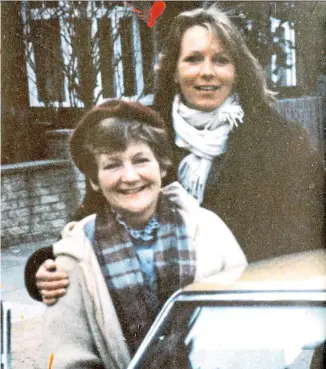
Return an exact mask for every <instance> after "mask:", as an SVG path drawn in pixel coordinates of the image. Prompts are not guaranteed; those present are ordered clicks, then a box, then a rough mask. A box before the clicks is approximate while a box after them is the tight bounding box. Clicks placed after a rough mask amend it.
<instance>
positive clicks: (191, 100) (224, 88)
mask: <svg viewBox="0 0 326 369" xmlns="http://www.w3.org/2000/svg"><path fill="white" fill-rule="evenodd" d="M234 81H235V67H234V62H233V60H232V58H231V55H230V54H229V53H228V51H227V50H225V48H224V47H223V45H222V43H221V42H220V40H219V39H218V38H217V36H216V35H215V34H214V33H212V32H210V31H209V30H207V29H206V28H205V27H202V26H193V27H191V28H189V29H187V30H186V31H185V33H184V34H183V37H182V39H181V47H180V55H179V59H178V62H177V67H176V73H175V82H176V83H178V85H179V87H180V92H181V95H182V97H183V100H184V103H185V104H186V105H188V106H189V107H191V108H195V109H198V110H202V111H211V110H214V109H216V108H217V107H218V106H220V105H221V104H222V103H223V102H224V101H225V99H227V98H228V97H229V96H230V95H231V94H232V90H233V85H234Z"/></svg>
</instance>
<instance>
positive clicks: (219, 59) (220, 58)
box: [214, 55, 232, 64]
mask: <svg viewBox="0 0 326 369" xmlns="http://www.w3.org/2000/svg"><path fill="white" fill-rule="evenodd" d="M214 61H215V63H218V64H230V63H232V59H231V57H230V56H228V55H217V56H216V57H215V58H214Z"/></svg>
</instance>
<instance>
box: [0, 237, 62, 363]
mask: <svg viewBox="0 0 326 369" xmlns="http://www.w3.org/2000/svg"><path fill="white" fill-rule="evenodd" d="M53 242H55V240H47V241H44V242H38V243H34V244H22V245H18V246H11V247H9V248H6V249H2V250H1V300H2V301H4V302H5V303H6V304H7V305H8V307H9V308H10V310H11V323H12V326H11V331H12V332H11V369H26V368H29V369H44V368H40V364H39V362H40V355H39V354H40V352H41V346H42V318H43V312H44V309H45V307H44V305H43V304H42V303H40V302H38V301H35V300H33V299H32V298H31V297H30V296H29V295H28V292H27V290H26V288H25V284H24V269H25V265H26V261H27V259H28V257H29V256H30V255H31V254H32V253H33V252H34V251H35V250H37V249H39V248H42V247H44V246H47V245H49V244H51V243H53Z"/></svg>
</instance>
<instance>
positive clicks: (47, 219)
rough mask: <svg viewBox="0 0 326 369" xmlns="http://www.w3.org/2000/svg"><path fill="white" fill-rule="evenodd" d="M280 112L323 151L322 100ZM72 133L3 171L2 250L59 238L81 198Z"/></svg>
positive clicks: (297, 102)
mask: <svg viewBox="0 0 326 369" xmlns="http://www.w3.org/2000/svg"><path fill="white" fill-rule="evenodd" d="M278 109H279V111H280V112H281V114H283V115H284V116H286V117H287V118H288V119H293V120H297V121H299V122H301V124H302V125H303V126H304V127H305V128H306V129H307V131H308V133H309V135H310V137H311V140H312V143H313V145H314V146H315V147H317V148H321V149H323V145H322V142H323V139H322V136H323V134H322V129H323V122H324V121H325V107H324V101H323V100H322V98H318V97H304V98H299V99H286V100H283V101H280V102H279V103H278ZM70 133H71V130H59V131H55V132H49V133H47V134H46V137H47V143H48V144H47V148H46V149H47V153H48V157H49V160H44V161H34V162H26V163H19V164H9V165H3V166H2V173H1V176H2V181H1V202H2V207H1V216H2V226H1V240H2V246H3V247H9V246H12V245H18V244H22V243H27V242H39V241H45V240H54V239H57V238H58V236H59V234H60V231H61V230H62V227H63V226H64V225H65V223H66V222H67V220H68V219H69V218H70V216H71V215H72V214H73V213H74V211H75V210H76V208H77V206H78V205H79V204H80V201H81V199H82V197H83V194H84V191H85V183H84V177H83V175H82V174H81V173H80V172H79V171H78V170H77V169H76V168H75V167H74V166H73V165H72V164H71V161H70V159H69V152H68V142H67V141H68V138H69V136H70Z"/></svg>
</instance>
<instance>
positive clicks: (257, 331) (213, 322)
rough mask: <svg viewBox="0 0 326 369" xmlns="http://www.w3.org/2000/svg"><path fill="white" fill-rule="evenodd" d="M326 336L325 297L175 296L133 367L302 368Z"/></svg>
mask: <svg viewBox="0 0 326 369" xmlns="http://www.w3.org/2000/svg"><path fill="white" fill-rule="evenodd" d="M157 327H158V325H157ZM325 339H326V307H325V306H323V304H322V303H320V304H316V303H315V304H314V306H312V305H311V304H308V303H307V302H302V301H301V302H300V303H297V302H295V303H294V302H288V301H287V302H282V303H280V302H271V301H269V302H266V301H264V302H257V301H256V302H254V303H253V302H248V301H242V302H241V303H240V302H232V303H231V302H219V303H218V304H216V303H208V302H204V303H203V302H189V301H188V302H185V301H183V302H176V303H175V304H174V306H173V308H172V309H171V311H170V312H169V314H168V315H167V316H166V317H165V318H164V319H163V320H162V322H161V324H160V327H159V328H158V329H157V331H156V333H155V335H153V339H152V340H151V342H150V344H148V347H147V348H146V349H145V350H144V352H143V353H142V357H141V360H140V361H139V363H138V365H136V366H135V368H139V369H140V368H141V369H145V368H152V369H153V368H154V369H155V368H157V369H158V368H164V369H172V368H173V369H174V368H175V369H177V368H178V369H233V368H234V369H239V368H241V369H256V368H257V369H258V368H259V369H265V368H266V369H274V368H275V369H280V368H291V369H292V368H295V369H304V368H309V367H310V365H309V364H310V361H311V356H312V352H313V350H314V349H315V348H316V347H318V346H320V345H322V344H323V343H324V342H325Z"/></svg>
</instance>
